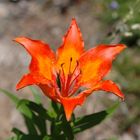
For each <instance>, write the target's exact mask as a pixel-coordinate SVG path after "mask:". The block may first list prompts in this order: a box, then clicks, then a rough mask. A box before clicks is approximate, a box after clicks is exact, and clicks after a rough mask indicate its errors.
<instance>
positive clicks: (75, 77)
mask: <svg viewBox="0 0 140 140" xmlns="http://www.w3.org/2000/svg"><path fill="white" fill-rule="evenodd" d="M80 74H81V70H80V72H79V73H78V74H77V76H75V78H74V79H73V80H72V81H71V83H70V85H69V88H71V87H72V85H73V83H74V82H75V80H76V79H77V78H78V77H79V76H80ZM72 91H73V90H72ZM72 91H70V92H69V94H70V95H69V96H71V94H72Z"/></svg>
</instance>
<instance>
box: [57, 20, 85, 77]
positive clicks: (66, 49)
mask: <svg viewBox="0 0 140 140" xmlns="http://www.w3.org/2000/svg"><path fill="white" fill-rule="evenodd" d="M63 40H64V41H63V45H62V46H61V47H59V48H58V50H57V68H58V69H60V68H61V64H63V63H64V67H63V68H64V72H65V74H66V75H67V74H68V73H69V65H70V59H71V58H72V62H71V71H73V70H74V68H75V66H76V63H77V62H76V61H77V60H78V59H79V57H80V55H81V54H82V53H83V52H84V43H83V40H82V35H81V32H80V29H79V28H78V25H77V23H76V20H75V19H72V22H71V26H70V28H69V30H68V32H67V34H66V35H65V36H64V39H63Z"/></svg>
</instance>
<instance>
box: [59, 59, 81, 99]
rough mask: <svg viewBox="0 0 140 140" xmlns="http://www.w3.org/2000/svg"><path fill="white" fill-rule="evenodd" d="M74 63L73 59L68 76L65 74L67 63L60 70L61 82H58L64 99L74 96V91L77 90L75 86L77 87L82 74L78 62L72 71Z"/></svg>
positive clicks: (70, 62)
mask: <svg viewBox="0 0 140 140" xmlns="http://www.w3.org/2000/svg"><path fill="white" fill-rule="evenodd" d="M72 61H73V59H72V57H71V58H70V61H69V70H68V74H65V72H64V65H65V63H62V64H61V69H60V72H59V75H58V81H59V82H57V84H58V86H59V89H60V92H61V94H62V96H64V97H66V96H70V95H72V94H73V91H74V89H75V88H76V87H75V85H76V82H77V79H78V77H79V75H80V74H81V72H80V69H79V63H78V61H76V64H75V67H74V69H73V70H71V69H72Z"/></svg>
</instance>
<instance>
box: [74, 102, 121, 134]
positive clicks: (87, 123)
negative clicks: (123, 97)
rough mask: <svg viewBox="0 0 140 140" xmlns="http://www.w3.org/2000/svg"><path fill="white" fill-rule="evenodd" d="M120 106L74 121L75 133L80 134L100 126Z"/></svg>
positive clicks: (116, 105)
mask: <svg viewBox="0 0 140 140" xmlns="http://www.w3.org/2000/svg"><path fill="white" fill-rule="evenodd" d="M118 105H119V103H116V104H115V105H113V106H112V107H110V108H108V109H107V110H104V111H101V112H98V113H94V114H90V115H87V116H84V117H81V118H78V119H76V120H75V121H74V126H73V132H74V133H79V132H82V131H84V130H86V129H89V128H91V127H93V126H95V125H98V124H100V123H101V122H102V121H103V120H104V119H106V118H107V117H109V116H110V115H112V113H113V112H114V111H115V110H116V109H117V107H118Z"/></svg>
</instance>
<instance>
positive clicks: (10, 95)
mask: <svg viewBox="0 0 140 140" xmlns="http://www.w3.org/2000/svg"><path fill="white" fill-rule="evenodd" d="M0 92H1V93H4V94H5V95H6V96H8V97H9V98H10V99H11V100H12V101H13V102H14V103H15V104H16V105H17V103H18V102H19V100H20V99H19V98H18V97H17V96H16V95H15V94H14V93H12V92H9V91H7V90H5V89H2V88H0Z"/></svg>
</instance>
